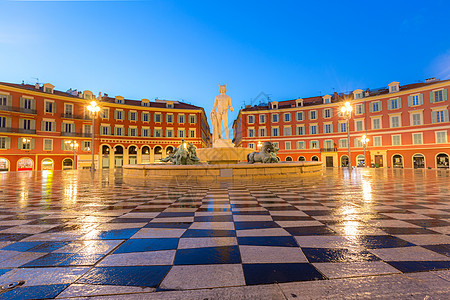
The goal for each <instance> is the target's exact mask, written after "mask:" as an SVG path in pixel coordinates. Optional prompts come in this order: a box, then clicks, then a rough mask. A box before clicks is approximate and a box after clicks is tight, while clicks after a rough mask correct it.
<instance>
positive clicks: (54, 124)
mask: <svg viewBox="0 0 450 300" xmlns="http://www.w3.org/2000/svg"><path fill="white" fill-rule="evenodd" d="M52 131H53V132H56V122H52Z"/></svg>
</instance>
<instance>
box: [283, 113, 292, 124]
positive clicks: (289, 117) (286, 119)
mask: <svg viewBox="0 0 450 300" xmlns="http://www.w3.org/2000/svg"><path fill="white" fill-rule="evenodd" d="M283 116H284V121H285V122H290V121H291V114H289V113H287V114H284V115H283Z"/></svg>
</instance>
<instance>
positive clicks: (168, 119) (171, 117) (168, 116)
mask: <svg viewBox="0 0 450 300" xmlns="http://www.w3.org/2000/svg"><path fill="white" fill-rule="evenodd" d="M166 120H167V123H173V115H172V114H167V115H166Z"/></svg>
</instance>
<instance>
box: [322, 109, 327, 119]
mask: <svg viewBox="0 0 450 300" xmlns="http://www.w3.org/2000/svg"><path fill="white" fill-rule="evenodd" d="M326 110H327V109H326V108H324V109H322V118H325V111H326Z"/></svg>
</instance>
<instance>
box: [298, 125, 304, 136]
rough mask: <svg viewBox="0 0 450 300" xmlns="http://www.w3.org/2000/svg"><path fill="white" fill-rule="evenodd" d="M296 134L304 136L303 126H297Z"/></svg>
mask: <svg viewBox="0 0 450 300" xmlns="http://www.w3.org/2000/svg"><path fill="white" fill-rule="evenodd" d="M297 134H298V135H304V134H305V126H297Z"/></svg>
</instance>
